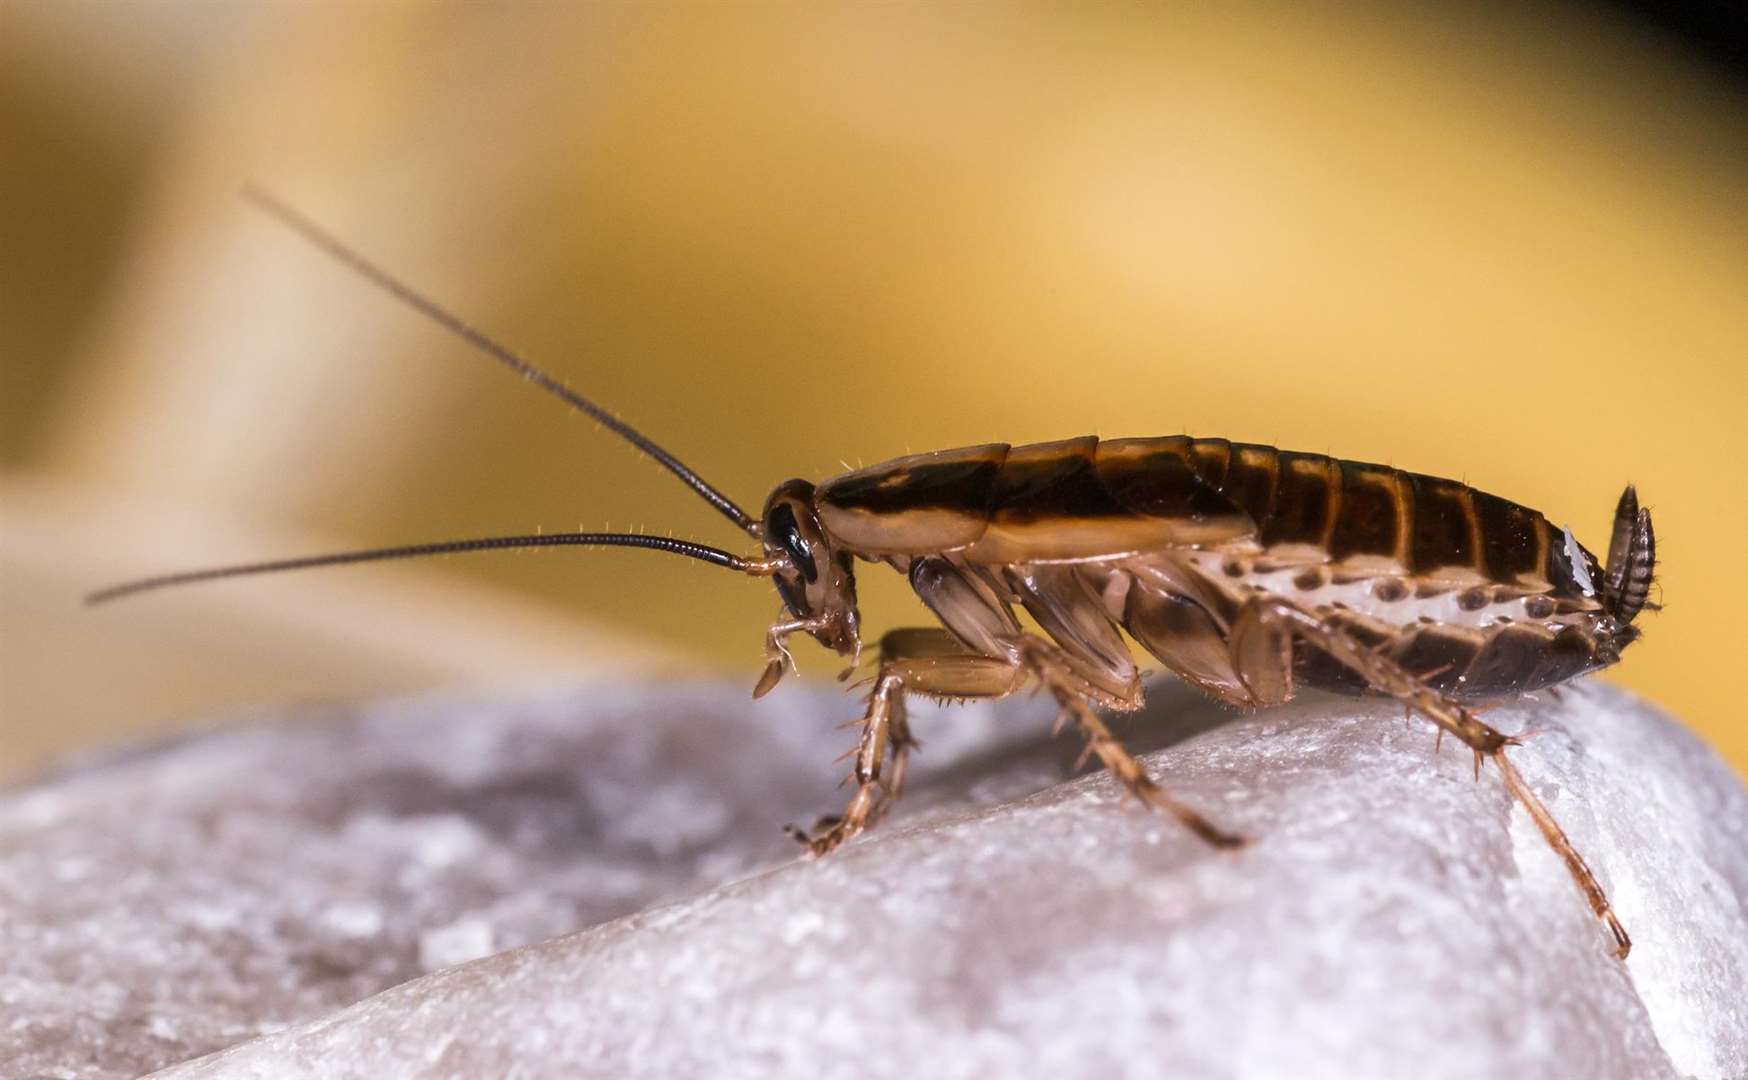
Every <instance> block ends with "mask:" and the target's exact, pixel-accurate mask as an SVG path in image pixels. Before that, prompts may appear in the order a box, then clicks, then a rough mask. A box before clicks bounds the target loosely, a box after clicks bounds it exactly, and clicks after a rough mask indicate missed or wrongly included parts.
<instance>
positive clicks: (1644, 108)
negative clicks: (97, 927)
mask: <svg viewBox="0 0 1748 1080" xmlns="http://www.w3.org/2000/svg"><path fill="white" fill-rule="evenodd" d="M1744 85H1745V84H1744V83H1743V82H1742V81H1739V80H1737V79H1736V78H1735V77H1733V76H1732V75H1731V74H1730V73H1729V72H1728V71H1727V70H1725V69H1724V68H1722V67H1721V66H1720V65H1718V64H1716V63H1714V62H1712V61H1710V60H1708V59H1707V58H1706V57H1705V56H1703V55H1697V54H1696V53H1695V52H1694V51H1693V50H1691V49H1689V48H1687V47H1685V46H1683V45H1682V44H1681V43H1680V42H1679V41H1677V40H1674V39H1671V38H1669V37H1668V36H1666V35H1664V34H1662V33H1661V32H1659V31H1658V30H1657V29H1656V28H1654V27H1652V26H1649V25H1648V24H1646V23H1644V22H1641V21H1640V20H1639V19H1637V18H1636V17H1633V16H1630V15H1628V14H1624V13H1623V10H1622V9H1621V8H1617V7H1615V6H1613V5H1603V6H1595V5H1586V4H1577V3H1572V4H1552V3H1550V4H1539V5H1538V4H1531V5H1507V4H1499V5H1497V6H1491V7H1489V6H1482V5H1457V6H1452V7H1445V6H1440V5H1431V4H1428V5H1417V4H1408V5H1404V4H1399V3H1375V4H1364V3H1356V4H1350V5H1341V6H1339V7H1328V6H1323V5H1295V4H1267V5H1243V4H1232V5H1202V4H1190V3H1184V4H1171V5H1154V6H1108V7H1107V6H1091V5H1089V6H1080V5H1046V6H1007V5H987V6H969V5H948V4H940V5H933V6H902V7H901V6H839V5H830V4H827V5H816V4H805V5H802V4H797V5H785V6H759V7H738V6H733V7H731V6H722V7H718V6H710V7H670V6H648V7H645V6H628V5H604V4H603V5H574V6H563V5H548V6H529V7H502V6H489V5H455V6H432V5H419V4H392V5H391V4H375V5H370V4H359V5H341V4H329V5H287V4H238V5H216V4H205V3H196V2H193V0H189V2H185V3H169V2H163V3H157V4H148V5H133V6H124V5H114V4H97V3H49V2H47V0H8V2H6V3H0V146H4V148H5V149H4V162H3V163H0V251H3V252H4V258H0V360H3V367H0V455H3V456H0V464H3V465H4V469H5V472H4V474H3V476H0V499H3V501H4V514H3V521H4V529H3V530H0V541H3V542H0V631H3V633H4V642H3V647H0V665H3V666H0V691H3V693H4V699H3V701H0V724H3V725H4V734H3V737H0V776H5V775H17V774H19V773H20V772H22V771H24V770H27V769H31V768H35V767H38V766H40V765H41V764H42V763H43V762H45V761H48V760H50V759H51V758H53V757H55V756H57V755H61V754H64V753H67V752H69V751H73V750H78V749H84V748H89V747H93V746H97V745H102V744H105V743H108V742H113V741H116V740H120V739H124V738H131V737H137V736H140V735H142V734H146V733H148V732H151V731H155V730H163V729H166V728H169V727H172V726H177V725H181V724H185V723H189V722H191V721H194V720H196V719H198V718H200V717H203V716H210V715H214V714H218V713H222V712H227V711H231V712H234V711H236V710H239V709H247V708H255V707H265V706H269V705H274V704H283V703H287V702H293V703H298V704H304V705H308V704H312V703H320V702H323V701H332V700H338V699H344V698H349V697H356V696H362V695H367V694H380V693H397V692H405V691H410V690H417V689H420V688H424V687H432V686H444V685H448V686H454V685H489V684H500V685H501V684H508V683H512V682H526V681H528V680H531V679H546V678H562V677H571V676H588V675H592V674H613V673H622V672H626V671H641V672H682V671H685V672H698V673H729V674H732V675H733V676H735V677H739V678H742V679H744V680H745V681H746V682H747V683H748V685H749V686H750V684H751V681H752V679H753V677H754V676H755V675H756V674H757V671H758V668H759V663H760V661H759V656H760V644H761V635H762V632H763V628H764V626H765V625H766V623H767V622H768V620H769V619H770V617H771V615H772V614H773V612H774V610H775V606H776V601H775V599H774V597H773V595H772V594H771V591H770V589H769V588H768V586H766V585H764V584H762V583H752V582H748V581H746V580H744V579H740V578H738V577H734V576H732V575H726V574H721V573H719V572H717V571H714V570H712V569H710V568H707V567H703V566H700V565H698V564H693V563H690V562H685V561H682V560H677V559H666V558H661V557H656V556H652V555H648V554H645V553H639V552H600V553H589V552H581V551H571V550H560V551H547V552H532V553H522V554H517V555H498V556H468V557H455V558H449V559H444V560H436V561H430V562H425V563H422V564H418V565H405V566H385V567H378V568H358V569H346V570H337V571H328V572H319V573H314V574H308V575H294V576H286V577H280V578H277V579H268V580H260V581H252V582H246V583H244V582H238V583H228V584H223V585H214V586H205V587H199V588H194V589H189V590H187V591H185V592H181V593H166V594H163V595H161V596H155V597H149V598H141V599H139V600H136V601H132V602H129V603H126V604H121V605H116V606H114V607H111V608H100V609H84V608H81V607H80V606H79V603H78V598H79V596H80V595H81V594H82V593H84V592H85V591H87V590H88V589H90V588H93V587H95V586H98V585H101V584H105V583H108V582H109V581H112V580H114V579H117V578H121V577H127V576H131V575H136V574H141V573H149V572H153V571H158V570H164V569H174V568H181V567H185V566H189V565H199V564H202V563H206V562H211V561H232V560H237V559H250V558H259V557H272V556H280V555H290V554H299V553H304V552H308V551H311V550H324V549H327V548H331V547H337V546H352V545H366V544H383V543H397V542H406V541H417V540H426V539H438V538H446V537H455V536H471V535H480V534H489V533H495V532H528V531H534V530H536V529H546V530H549V531H555V530H565V529H575V528H585V529H594V528H604V527H611V528H643V529H649V530H656V531H663V530H672V531H673V532H674V533H675V534H677V535H681V536H687V537H693V538H696V539H700V540H703V541H706V542H711V543H718V544H727V545H733V544H736V543H737V541H738V539H739V538H737V537H736V536H735V534H734V533H733V532H732V531H731V530H730V529H729V528H728V527H727V526H726V524H725V523H724V522H722V521H721V520H720V519H719V518H716V517H715V516H714V515H713V514H712V513H711V512H710V511H709V510H708V509H707V508H706V507H704V506H703V504H701V503H699V502H697V501H696V500H694V499H693V498H691V497H690V496H689V495H688V494H687V493H686V492H685V491H684V489H682V488H681V487H680V486H679V485H678V484H676V483H674V482H673V481H672V480H671V479H669V478H667V477H666V476H664V475H663V474H661V473H660V472H659V471H658V470H657V469H656V468H655V467H654V466H652V465H651V464H649V463H648V462H646V461H643V460H641V459H639V458H638V457H636V456H635V455H634V454H632V453H631V452H629V451H628V450H627V449H625V448H624V447H622V446H620V445H618V444H616V443H615V442H613V441H612V440H611V439H609V438H608V437H607V436H605V435H604V434H603V433H601V432H599V431H598V430H597V429H596V428H595V426H594V425H593V424H591V423H589V422H588V421H586V420H584V419H582V418H579V417H576V416H574V415H570V414H567V412H566V411H565V410H564V409H563V408H561V407H559V406H558V405H557V404H556V403H554V402H553V401H551V400H549V399H547V398H545V397H544V396H542V395H540V394H538V393H537V392H535V391H534V390H532V389H531V388H529V387H527V386H525V385H523V384H521V383H520V382H519V381H518V380H516V379H514V378H511V377H509V376H508V375H506V373H505V372H503V371H502V370H500V369H498V368H496V367H494V366H493V365H492V364H490V363H489V362H487V361H485V360H483V359H481V358H480V357H478V356H477V355H475V354H473V353H471V352H470V351H469V350H468V349H467V348H466V347H465V346H463V345H461V344H459V343H458V342H456V341H454V340H452V339H451V338H449V337H447V336H445V335H444V334H443V333H442V332H440V331H439V330H437V329H436V328H434V327H433V326H431V325H430V324H428V323H426V322H424V321H422V320H420V319H419V318H418V317H416V316H414V315H412V314H410V313H409V312H407V311H406V310H405V309H403V308H401V307H399V306H397V305H396V304H394V303H392V302H391V301H389V300H387V299H386V298H385V297H384V296H382V295H381V294H380V293H378V292H376V291H375V290H373V289H372V288H370V287H369V286H367V285H365V284H364V283H363V282H361V281H360V280H359V279H357V278H355V277H353V276H350V275H349V274H347V273H346V272H344V271H343V270H342V269H340V268H339V267H337V266H336V265H335V264H333V263H332V262H330V261H328V260H326V259H324V258H323V257H322V256H320V255H319V254H317V253H316V252H314V251H312V250H311V249H310V248H309V247H308V246H307V245H305V244H303V243H301V242H300V241H298V240H297V239H296V238H294V237H293V236H291V235H290V234H289V233H287V232H286V231H285V230H283V229H282V228H280V227H278V226H276V225H275V224H273V223H272V222H270V221H268V220H267V219H265V218H264V217H263V216H262V215H260V214H258V213H255V212H253V211H251V210H249V209H248V208H247V207H246V206H245V205H244V204H243V203H242V202H241V201H240V200H239V199H237V198H236V192H237V189H238V188H239V186H240V185H241V184H242V183H243V182H245V181H249V180H253V181H255V182H258V183H260V184H262V185H263V186H265V187H267V188H269V189H270V190H272V191H274V192H276V193H278V194H279V195H280V196H282V197H283V198H285V199H287V200H288V201H290V202H291V203H293V204H294V205H296V206H298V207H300V208H301V209H303V210H304V211H305V212H307V213H308V214H310V215H311V216H313V217H315V218H316V219H318V220H320V221H322V222H324V223H325V224H326V225H328V226H329V227H330V228H332V229H333V230H334V231H336V232H337V233H339V234H340V235H341V236H343V237H345V238H347V239H348V240H349V241H350V242H352V243H353V244H355V245H356V246H357V247H358V248H360V249H361V250H363V251H365V252H366V253H368V254H369V255H371V256H372V257H373V258H375V259H377V260H379V261H380V262H382V263H383V264H385V265H386V266H388V267H391V268H394V269H395V270H396V271H398V272H399V273H401V274H402V275H404V276H405V277H406V278H408V279H409V280H410V281H412V282H413V283H415V284H416V285H418V286H419V287H421V288H423V289H425V290H427V291H429V292H431V293H432V294H434V295H435V296H437V297H439V298H441V299H442V300H443V301H444V302H445V303H447V304H448V305H450V306H451V307H452V308H454V309H455V310H456V311H458V312H460V313H462V314H463V315H464V316H466V317H468V318H469V319H471V320H473V321H475V322H477V323H478V324H479V325H481V326H483V327H485V328H488V329H489V330H491V331H493V332H495V333H497V334H498V335H500V336H501V337H503V338H504V339H505V340H507V341H508V342H510V343H511V344H512V345H513V346H515V347H517V348H519V349H521V350H523V351H525V352H526V353H527V354H528V355H529V356H531V357H533V358H534V359H535V360H536V361H537V362H540V363H543V364H545V365H546V366H548V367H549V368H550V369H552V370H553V371H555V372H556V373H557V374H558V375H559V376H560V377H561V378H564V379H566V380H568V381H570V382H572V383H573V384H574V385H576V386H578V387H579V388H581V389H582V390H584V392H586V393H590V394H593V395H595V396H596V397H597V398H599V399H600V400H602V401H604V402H605V403H607V404H608V405H609V406H610V407H612V408H614V409H616V410H618V411H619V412H620V413H621V414H622V415H624V416H625V417H627V418H628V419H630V420H631V421H632V422H633V423H636V424H638V425H641V426H643V427H644V428H645V430H647V431H649V432H650V433H652V434H653V435H654V436H655V437H656V438H657V439H658V440H659V441H661V442H663V443H665V444H666V445H668V446H669V448H670V449H672V450H674V451H675V452H677V453H678V454H679V455H680V456H681V457H683V458H685V459H686V460H688V461H690V462H692V463H693V464H695V465H697V466H698V467H699V468H700V470H701V471H703V472H705V473H706V475H707V476H708V477H709V478H710V479H711V480H712V481H713V482H715V483H717V484H718V485H719V486H721V487H722V488H724V489H725V490H727V491H728V492H730V493H731V494H732V495H734V496H735V497H736V498H738V499H739V500H740V501H741V502H742V503H743V504H744V505H747V506H748V507H750V508H752V509H754V510H756V509H757V507H758V505H759V504H760V503H761V502H762V501H763V498H764V495H765V493H766V492H767V491H768V490H769V489H770V488H771V487H772V486H773V485H775V484H776V483H777V482H778V481H781V480H783V479H785V478H787V477H790V476H804V477H810V478H815V479H817V478H821V477H824V476H827V475H830V474H832V473H834V472H836V471H839V470H841V469H842V468H843V467H845V466H846V465H849V466H854V465H859V464H866V463H871V462H874V461H878V460H881V459H884V458H888V457H892V456H895V455H897V454H900V453H904V452H908V451H917V450H926V449H938V448H944V447H949V446H954V445H961V444H967V443H975V442H984V441H1008V442H1022V441H1032V440H1041V439H1053V438H1060V437H1066V436H1071V435H1078V434H1085V433H1096V434H1101V435H1113V436H1114V435H1136V434H1166V433H1177V432H1189V433H1194V434H1202V435H1223V436H1226V437H1229V438H1232V439H1236V440H1246V441H1259V442H1271V443H1275V444H1278V445H1280V446H1283V447H1289V448H1294V449H1301V450H1314V451H1323V452H1328V453H1332V454H1336V455H1339V456H1343V457H1350V458H1357V459H1362V460H1372V461H1385V462H1391V463H1394V464H1397V465H1400V466H1402V467H1405V468H1410V469H1413V470H1416V471H1420V472H1429V473H1434V474H1440V475H1447V476H1453V477H1458V478H1462V479H1465V480H1467V481H1469V482H1470V483H1473V484H1475V485H1477V486H1479V487H1482V488H1484V489H1486V490H1490V491H1493V492H1496V493H1499V494H1501V495H1504V496H1506V497H1508V498H1511V499H1514V500H1517V501H1520V502H1524V503H1527V504H1529V505H1532V506H1535V507H1538V508H1540V509H1542V510H1544V511H1546V512H1547V513H1548V514H1549V516H1550V517H1552V518H1554V519H1555V521H1556V522H1561V523H1563V522H1570V523H1571V524H1572V526H1573V528H1574V530H1575V531H1576V532H1577V533H1578V534H1579V535H1580V536H1581V537H1582V538H1583V539H1584V540H1585V541H1586V543H1587V544H1588V545H1589V546H1590V547H1592V548H1593V549H1595V550H1597V551H1599V552H1600V551H1602V550H1603V549H1604V548H1605V547H1606V545H1607V527H1608V523H1609V517H1610V513H1611V511H1612V508H1613V505H1614V499H1615V497H1616V496H1617V495H1618V494H1619V491H1620V488H1621V486H1622V484H1623V483H1625V482H1626V481H1629V480H1631V481H1633V482H1635V483H1637V484H1638V485H1639V490H1640V492H1641V495H1642V497H1643V498H1644V499H1645V500H1646V502H1647V503H1648V504H1649V505H1651V506H1652V507H1653V509H1654V512H1655V516H1656V524H1657V533H1658V538H1659V551H1660V553H1661V555H1662V557H1663V565H1662V583H1663V587H1664V597H1663V598H1664V600H1665V601H1666V603H1667V608H1666V610H1664V611H1663V612H1662V613H1660V614H1653V615H1647V616H1645V617H1644V625H1645V626H1646V630H1647V633H1646V637H1645V640H1644V642H1643V643H1642V644H1640V645H1637V646H1635V647H1634V648H1633V649H1632V650H1631V651H1630V652H1629V653H1628V654H1627V656H1626V658H1625V661H1624V663H1622V664H1621V665H1620V666H1619V668H1617V669H1616V670H1615V671H1614V672H1612V673H1610V674H1609V675H1608V676H1607V677H1608V678H1610V679H1612V680H1615V681H1618V682H1620V683H1622V684H1624V685H1626V686H1629V687H1631V688H1633V689H1635V690H1637V691H1638V692H1640V693H1642V694H1644V695H1645V696H1647V697H1649V698H1651V699H1652V700H1654V701H1656V702H1658V703H1660V704H1662V705H1664V706H1665V707H1667V708H1668V709H1669V710H1670V711H1672V712H1673V713H1675V714H1677V715H1678V716H1680V717H1682V718H1683V719H1684V720H1685V721H1686V722H1687V723H1688V724H1689V725H1690V726H1691V727H1692V728H1693V729H1694V730H1695V731H1697V732H1699V733H1700V734H1701V735H1703V736H1704V737H1705V738H1707V739H1708V740H1709V741H1710V742H1711V743H1712V744H1713V745H1715V746H1716V747H1718V748H1719V749H1720V750H1721V751H1723V752H1724V753H1725V754H1726V755H1727V756H1728V757H1729V758H1730V759H1731V760H1732V761H1733V762H1734V763H1735V765H1736V766H1737V767H1738V768H1739V769H1748V724H1744V722H1743V721H1744V718H1745V712H1748V709H1745V708H1744V705H1743V702H1742V698H1741V690H1740V684H1739V682H1738V680H1737V677H1736V676H1737V672H1738V670H1739V668H1738V665H1739V664H1741V663H1742V662H1743V659H1742V658H1743V653H1744V650H1743V646H1744V644H1745V643H1748V635H1745V634H1744V632H1743V630H1742V625H1743V619H1744V615H1743V609H1744V607H1745V606H1748V563H1745V560H1744V557H1743V556H1744V551H1745V548H1748V544H1745V542H1744V538H1745V537H1748V498H1745V495H1748V480H1745V470H1748V434H1745V429H1744V424H1745V420H1748V374H1745V371H1744V366H1745V363H1748V213H1745V212H1744V207H1745V206H1748V138H1745V134H1748V95H1745V91H1744ZM862 581H863V595H864V603H863V614H864V619H865V622H866V623H867V624H868V626H869V628H870V630H871V631H872V632H874V633H878V631H879V630H881V629H884V628H887V627H890V626H893V625H903V624H907V623H914V622H917V621H918V619H919V615H920V614H921V611H920V608H918V607H917V606H916V604H915V602H914V601H912V600H910V599H909V598H908V597H907V595H906V593H905V591H904V589H903V586H902V582H901V581H899V580H898V579H897V577H896V576H895V575H892V574H890V573H888V572H882V571H877V570H873V569H865V570H864V572H863V574H862ZM798 652H799V653H800V658H801V660H802V663H803V666H804V669H806V670H808V671H810V672H813V673H821V674H823V673H825V672H829V671H831V670H833V667H834V665H833V664H831V663H830V661H829V660H828V659H825V658H822V657H820V656H819V655H818V653H819V650H817V649H811V650H810V649H806V648H804V649H802V650H798ZM851 708H852V707H851V706H850V705H849V704H848V703H846V710H850V709H851ZM846 715H847V712H846Z"/></svg>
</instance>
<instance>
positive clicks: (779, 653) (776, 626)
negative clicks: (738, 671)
mask: <svg viewBox="0 0 1748 1080" xmlns="http://www.w3.org/2000/svg"><path fill="white" fill-rule="evenodd" d="M827 625H828V620H827V619H826V617H825V616H823V615H815V616H814V617H813V618H811V619H788V620H786V621H784V622H778V623H772V624H771V628H770V629H769V630H766V631H765V671H764V674H762V675H760V676H759V681H758V683H757V684H756V685H755V686H754V687H753V697H754V698H755V699H757V698H762V697H764V696H765V695H766V694H768V693H770V692H771V691H772V690H774V689H775V688H776V686H777V683H778V682H780V681H782V678H783V673H784V672H785V671H793V670H794V669H795V657H793V656H791V655H790V654H789V646H788V645H786V644H784V640H783V639H785V638H787V637H788V636H789V635H790V634H811V633H813V632H814V631H816V630H824V629H825V628H826V626H827Z"/></svg>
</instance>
